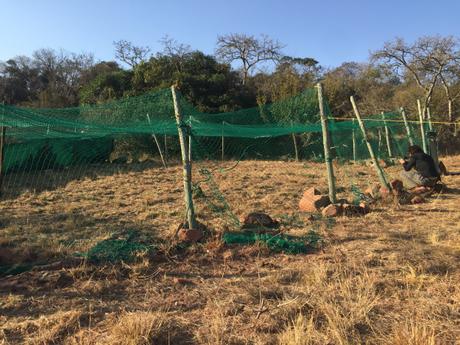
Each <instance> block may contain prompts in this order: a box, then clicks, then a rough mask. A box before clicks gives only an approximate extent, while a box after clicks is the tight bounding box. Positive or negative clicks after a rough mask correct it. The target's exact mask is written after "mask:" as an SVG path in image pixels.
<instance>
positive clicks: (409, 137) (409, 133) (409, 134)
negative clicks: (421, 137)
mask: <svg viewBox="0 0 460 345" xmlns="http://www.w3.org/2000/svg"><path fill="white" fill-rule="evenodd" d="M401 116H402V118H403V121H404V126H405V127H406V133H407V138H408V140H409V145H410V146H412V145H414V137H413V136H412V130H411V129H410V126H409V122H407V116H406V111H405V110H404V108H402V107H401Z"/></svg>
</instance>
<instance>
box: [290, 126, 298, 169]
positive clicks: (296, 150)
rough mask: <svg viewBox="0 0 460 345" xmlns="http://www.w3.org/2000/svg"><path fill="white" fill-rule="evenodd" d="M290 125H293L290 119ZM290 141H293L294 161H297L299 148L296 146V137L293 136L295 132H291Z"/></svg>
mask: <svg viewBox="0 0 460 345" xmlns="http://www.w3.org/2000/svg"><path fill="white" fill-rule="evenodd" d="M291 127H294V124H293V123H292V121H291ZM291 136H292V142H293V143H294V154H295V161H296V162H298V161H299V149H298V148H297V139H296V137H295V133H291Z"/></svg>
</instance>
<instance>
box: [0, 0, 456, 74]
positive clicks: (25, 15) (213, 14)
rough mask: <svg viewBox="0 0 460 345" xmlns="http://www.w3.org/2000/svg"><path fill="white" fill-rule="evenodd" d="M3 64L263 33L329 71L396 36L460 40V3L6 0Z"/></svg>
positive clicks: (0, 3) (2, 6)
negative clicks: (124, 43)
mask: <svg viewBox="0 0 460 345" xmlns="http://www.w3.org/2000/svg"><path fill="white" fill-rule="evenodd" d="M0 13H1V16H0V60H5V59H7V58H10V57H14V56H16V55H30V54H31V53H32V52H33V51H34V50H36V49H38V48H43V47H47V48H55V49H61V48H62V49H65V50H67V51H72V52H92V53H94V55H95V57H96V58H97V59H100V60H104V59H105V60H108V59H113V55H114V54H113V45H112V42H113V41H114V40H119V39H126V40H130V41H132V42H134V43H135V44H138V45H148V46H150V47H151V48H152V49H153V51H157V50H159V49H160V45H159V40H160V39H161V38H162V37H163V36H164V35H166V34H167V35H169V36H170V37H172V38H174V39H176V40H177V41H179V42H182V43H187V44H190V45H191V46H192V47H193V48H195V49H199V50H202V51H204V52H206V53H213V52H214V48H215V42H216V37H217V35H219V34H225V33H232V32H238V33H240V32H241V33H247V34H254V35H259V34H261V33H265V34H268V35H269V36H271V37H273V38H276V39H278V40H279V41H281V42H283V43H284V44H286V48H285V49H284V52H285V53H286V54H287V55H292V56H300V57H313V58H315V59H317V60H318V61H319V62H320V63H321V64H322V65H325V66H329V67H332V66H337V65H339V64H341V63H342V62H345V61H366V59H367V58H368V56H369V51H370V50H375V49H378V48H379V47H381V46H382V45H383V43H384V42H385V41H387V40H391V39H393V38H394V37H396V36H400V37H403V38H405V39H407V40H409V41H410V40H413V39H415V38H417V37H419V36H422V35H434V34H440V35H456V36H460V20H459V13H460V1H458V0H437V1H434V0H430V1H428V0H410V1H409V0H399V1H396V0H375V1H373V0H348V1H340V0H317V1H309V0H304V1H301V0H282V1H270V0H265V1H262V0H245V1H243V0H231V1H224V0H214V1H212V0H194V1H192V0H182V1H179V0H162V1H157V0H151V1H147V0H130V1H128V0H125V1H119V0H112V1H109V0H91V1H90V0H79V1H77V0H60V1H58V0H28V1H27V0H0Z"/></svg>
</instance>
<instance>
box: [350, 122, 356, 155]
mask: <svg viewBox="0 0 460 345" xmlns="http://www.w3.org/2000/svg"><path fill="white" fill-rule="evenodd" d="M351 121H352V123H353V128H352V130H351V144H352V150H353V161H354V162H356V133H355V127H354V126H355V120H351Z"/></svg>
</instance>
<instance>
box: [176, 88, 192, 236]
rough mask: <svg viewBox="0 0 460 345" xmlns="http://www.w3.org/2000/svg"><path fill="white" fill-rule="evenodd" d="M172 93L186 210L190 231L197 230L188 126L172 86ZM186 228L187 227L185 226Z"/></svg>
mask: <svg viewBox="0 0 460 345" xmlns="http://www.w3.org/2000/svg"><path fill="white" fill-rule="evenodd" d="M171 93H172V97H173V103H174V114H175V117H176V123H177V130H178V134H179V143H180V151H181V156H182V175H183V182H184V201H185V208H186V217H187V223H188V224H187V226H188V229H196V219H195V210H194V208H193V197H192V164H191V162H190V159H189V158H190V156H189V153H188V148H187V130H186V127H187V125H186V124H185V123H184V121H183V118H182V113H181V109H180V105H179V102H178V100H177V94H176V88H175V87H174V85H173V86H171ZM184 228H185V226H184Z"/></svg>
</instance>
